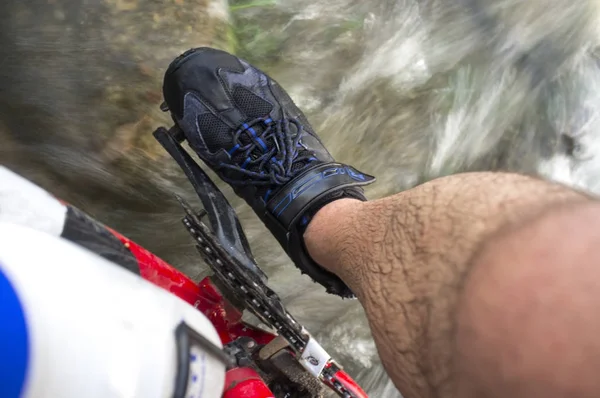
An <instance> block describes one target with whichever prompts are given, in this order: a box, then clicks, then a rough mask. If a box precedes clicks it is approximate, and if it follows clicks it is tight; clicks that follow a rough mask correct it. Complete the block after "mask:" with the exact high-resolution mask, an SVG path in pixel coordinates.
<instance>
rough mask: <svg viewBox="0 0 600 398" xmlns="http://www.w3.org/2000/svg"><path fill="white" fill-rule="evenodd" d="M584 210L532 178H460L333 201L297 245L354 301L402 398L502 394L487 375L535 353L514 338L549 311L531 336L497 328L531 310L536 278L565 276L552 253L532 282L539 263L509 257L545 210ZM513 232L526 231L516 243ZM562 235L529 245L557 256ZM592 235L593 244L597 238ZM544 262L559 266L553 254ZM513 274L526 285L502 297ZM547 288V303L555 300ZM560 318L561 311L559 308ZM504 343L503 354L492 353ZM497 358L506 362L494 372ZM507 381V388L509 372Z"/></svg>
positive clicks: (576, 197) (560, 190)
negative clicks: (530, 295) (347, 288)
mask: <svg viewBox="0 0 600 398" xmlns="http://www.w3.org/2000/svg"><path fill="white" fill-rule="evenodd" d="M589 203H591V204H594V202H593V201H592V200H591V199H590V198H589V197H587V196H585V195H583V194H581V193H578V192H575V191H572V190H570V189H568V188H565V187H563V186H560V185H554V184H550V183H548V182H544V181H541V180H538V179H534V178H531V177H526V176H521V175H515V174H504V173H469V174H461V175H455V176H450V177H445V178H441V179H438V180H435V181H431V182H429V183H427V184H423V185H421V186H419V187H416V188H414V189H412V190H409V191H406V192H402V193H400V194H397V195H394V196H392V197H388V198H384V199H380V200H376V201H372V202H366V203H362V202H358V201H354V200H339V201H336V202H333V203H331V204H330V205H327V206H326V207H324V208H323V209H322V210H321V211H319V213H317V215H316V216H315V218H314V219H313V221H312V222H311V223H310V225H309V227H308V229H307V231H306V233H305V243H306V245H307V248H308V250H309V252H310V254H311V256H312V257H313V258H314V259H315V261H317V262H318V263H320V264H321V265H323V266H324V267H326V268H328V269H329V270H331V271H332V272H335V273H337V274H338V275H339V276H340V277H341V278H342V279H343V280H344V281H345V282H346V283H348V285H349V286H350V287H351V288H352V289H353V291H354V292H355V293H356V294H357V296H358V298H359V300H360V302H361V304H362V305H363V306H364V308H365V312H366V314H367V317H368V319H369V322H370V326H371V330H372V332H373V336H374V338H375V341H376V344H377V347H378V350H379V353H380V356H381V358H382V361H383V363H384V366H385V367H386V369H387V371H388V373H389V374H390V376H391V378H392V380H394V382H395V384H396V386H397V387H398V388H399V389H400V391H401V392H402V393H403V394H404V396H405V397H407V398H413V397H442V396H443V397H458V396H461V397H463V396H474V397H475V396H482V395H483V394H482V391H485V392H486V394H488V395H489V396H507V395H505V394H504V393H503V391H500V390H498V391H488V390H487V389H488V387H489V388H490V389H491V388H497V389H499V388H501V387H502V386H503V382H502V380H503V379H502V378H503V377H505V376H506V375H503V374H501V373H499V371H498V369H503V370H506V369H509V368H511V364H510V363H509V362H510V360H511V359H512V360H517V361H518V360H519V358H518V357H519V355H520V356H521V357H523V356H524V357H528V356H529V355H538V354H539V352H534V351H531V352H529V351H528V350H529V347H527V346H524V345H521V343H520V341H519V339H520V336H521V334H522V333H533V331H538V332H539V331H540V327H541V326H540V325H544V324H543V322H544V321H545V320H544V319H543V317H544V316H548V315H549V314H551V312H550V311H548V310H546V311H545V312H543V313H542V312H540V313H539V317H540V318H542V319H541V320H539V322H538V323H537V324H536V325H535V326H536V327H538V329H528V328H529V324H525V323H524V324H523V325H521V326H520V329H519V330H520V332H519V333H517V332H515V333H498V330H501V328H502V327H504V328H505V329H506V328H508V327H509V326H508V325H507V324H506V322H508V321H512V322H515V321H519V318H518V315H519V314H520V315H523V314H526V313H528V311H537V310H538V309H539V308H537V307H535V306H532V304H531V303H532V302H533V299H529V300H527V297H528V296H527V295H526V292H527V291H528V289H529V291H540V289H542V290H543V289H546V291H547V290H548V289H547V284H544V283H543V282H544V281H545V279H544V275H546V279H547V278H548V277H552V275H553V274H552V272H555V273H559V274H560V273H561V272H562V273H565V272H569V273H572V270H573V268H574V267H575V265H574V263H568V264H566V267H565V266H564V265H565V264H564V261H565V260H566V258H567V256H566V255H563V256H562V257H560V260H561V261H563V267H562V268H561V264H560V263H557V265H556V266H555V267H554V268H548V269H547V270H546V271H545V272H546V273H545V274H543V275H542V274H540V276H539V277H538V276H537V273H538V271H536V269H537V270H539V269H540V268H541V267H543V266H544V264H543V260H542V259H538V258H537V257H536V256H535V255H534V254H532V253H529V257H527V256H526V255H522V256H521V257H519V253H520V250H522V249H525V248H527V247H528V245H527V239H529V238H531V239H533V237H535V236H536V234H538V233H539V231H538V230H536V228H537V229H540V228H542V227H540V225H538V224H539V223H540V221H539V220H540V219H545V218H546V214H552V211H551V209H554V208H563V207H565V206H566V207H574V208H577V207H578V206H588V204H589ZM566 207H565V208H566ZM599 214H600V213H599ZM599 218H600V217H599ZM567 219H569V217H566V218H565V217H563V219H557V221H556V222H558V223H559V224H560V223H561V222H563V223H564V222H565V220H567ZM596 225H598V224H596ZM545 227H547V225H546V226H545ZM591 227H592V226H591V225H588V226H587V227H585V228H583V227H582V226H581V225H580V226H579V229H583V230H584V231H585V230H587V229H589V228H591ZM522 228H525V229H527V228H530V230H528V232H521V234H522V235H516V234H517V233H518V231H521V229H522ZM572 230H573V228H571V230H569V232H568V233H567V232H566V231H565V230H564V227H563V228H561V226H560V225H558V226H556V227H555V228H554V230H553V231H554V232H555V234H554V235H553V236H554V239H553V240H551V241H548V242H547V243H546V242H545V241H544V240H540V239H541V238H539V239H538V240H537V245H538V246H536V247H537V248H538V250H543V249H544V248H545V249H546V250H557V251H559V252H561V253H562V251H561V250H563V249H564V247H565V246H567V247H568V246H569V244H570V243H569V240H573V239H576V238H577V237H576V236H573V231H572ZM548 234H551V232H549V231H547V232H546V236H547V235H548ZM506 236H509V238H505V237H506ZM511 236H519V237H518V238H514V237H513V238H510V237H511ZM496 237H497V238H496ZM596 237H597V238H598V242H596V246H598V247H600V234H596ZM511 239H512V240H511ZM590 239H591V238H590ZM558 242H561V244H560V245H558ZM509 244H512V246H510V245H509ZM490 253H491V254H490ZM563 254H564V253H563ZM511 256H513V257H511ZM514 256H516V257H514ZM550 257H552V256H550ZM554 257H555V258H556V259H557V260H556V261H558V258H559V256H556V255H555V256H554ZM598 257H599V258H600V256H598ZM565 268H568V269H567V270H566V269H565ZM599 268H600V267H599ZM515 269H521V272H522V273H526V272H528V274H527V275H528V279H527V281H523V282H522V283H520V285H519V286H520V289H513V290H510V287H511V285H510V282H511V281H514V279H515V276H514V275H519V274H518V273H515V272H516V271H515ZM588 269H591V267H588ZM547 274H549V276H548V275H547ZM598 276H599V277H600V272H599V273H598ZM554 277H555V279H560V275H556V274H555V275H554ZM588 278H590V276H588ZM575 283H576V282H575V281H574V282H573V284H575ZM525 287H527V288H525ZM562 288H564V286H563V287H562ZM571 288H574V287H573V286H571ZM551 290H552V289H550V291H549V292H548V293H547V294H548V297H550V296H552V297H554V296H553V292H552V291H551ZM555 290H556V291H558V290H560V289H558V288H557V289H555ZM507 291H509V292H510V294H509V295H507V294H506V292H507ZM586 293H588V294H591V293H592V292H591V291H590V290H589V289H587V290H586ZM582 294H583V293H582ZM598 294H600V293H598ZM521 295H525V299H524V298H522V297H521ZM595 297H597V298H600V296H595ZM486 300H487V301H486ZM582 300H583V299H582ZM537 304H538V305H539V303H537ZM527 306H529V307H527ZM562 310H563V311H567V312H568V311H569V308H568V306H567V305H563V306H562ZM511 311H512V312H511ZM490 312H491V313H492V314H490ZM493 313H495V314H496V315H495V316H494V314H493ZM515 314H517V315H515ZM588 315H589V316H590V317H591V316H594V315H595V313H594V314H592V313H588ZM550 324H551V323H548V325H550ZM532 327H533V326H532ZM524 329H526V330H524ZM565 333H566V332H565ZM530 336H531V335H530ZM487 337H489V338H487ZM530 338H532V339H533V338H534V337H530ZM539 338H540V339H543V338H544V336H543V335H541V336H539ZM471 340H472V341H473V342H474V344H469V342H470V341H471ZM542 343H543V342H541V340H540V344H542ZM507 345H508V346H510V347H512V348H513V351H512V353H513V357H509V356H508V355H504V356H502V354H503V353H506V346H507ZM542 345H543V344H542ZM538 351H539V350H538ZM599 352H600V350H599ZM496 359H498V361H502V360H506V361H508V362H506V363H503V364H502V365H498V363H496V362H494V361H496ZM555 360H557V361H560V359H559V358H555ZM486 361H487V362H486ZM532 361H533V360H532ZM531 363H536V362H530V364H531ZM539 364H541V365H544V363H543V361H540V362H539ZM545 365H548V366H549V365H550V364H548V363H546V364H545ZM552 365H554V366H556V363H554V364H552ZM486 366H487V368H486ZM494 366H496V367H494ZM524 366H525V365H524ZM503 367H504V368H503ZM513 370H514V369H513ZM506 371H507V372H508V370H506ZM514 371H515V372H517V370H514ZM494 372H495V373H494ZM484 375H485V376H486V377H487V378H485V377H484ZM494 377H495V378H494ZM506 377H508V376H506ZM512 377H513V381H514V383H516V384H518V382H517V381H518V380H519V375H518V374H517V375H514V374H513V375H512ZM471 378H473V379H471ZM475 379H477V380H475ZM490 380H491V381H490ZM515 380H517V381H515ZM494 382H495V383H496V384H494ZM492 386H493V387H492ZM506 388H508V387H506ZM514 391H517V390H514ZM598 394H600V392H598ZM508 396H512V397H518V396H519V395H514V394H513V395H510V394H509V395H508ZM522 396H523V397H525V396H533V395H522Z"/></svg>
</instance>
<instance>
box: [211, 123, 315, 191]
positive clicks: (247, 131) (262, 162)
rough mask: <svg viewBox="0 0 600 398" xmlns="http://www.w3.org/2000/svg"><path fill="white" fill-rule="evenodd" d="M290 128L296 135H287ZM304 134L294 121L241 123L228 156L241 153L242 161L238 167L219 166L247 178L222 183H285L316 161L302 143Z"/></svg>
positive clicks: (227, 180) (230, 165) (234, 165)
mask: <svg viewBox="0 0 600 398" xmlns="http://www.w3.org/2000/svg"><path fill="white" fill-rule="evenodd" d="M290 126H295V130H296V133H295V134H290ZM257 130H258V132H257ZM304 132H305V131H304V127H303V126H302V124H301V123H300V122H298V120H296V119H287V118H286V119H281V120H276V121H275V120H273V119H271V118H266V119H265V118H258V119H254V120H252V121H250V122H247V123H244V124H243V125H242V126H241V127H240V128H239V129H238V130H237V131H236V132H235V134H234V137H233V143H234V146H233V148H231V149H230V150H229V155H230V156H232V157H233V156H234V155H238V156H239V154H243V158H244V159H245V160H244V161H243V163H241V164H240V165H236V164H228V163H222V164H221V167H222V168H227V169H231V170H235V171H237V172H238V173H241V174H242V175H243V176H246V177H248V178H241V179H235V180H232V179H229V178H227V177H225V178H224V180H225V182H227V183H229V184H231V185H258V186H269V185H276V186H277V185H283V184H285V183H287V182H288V181H290V180H291V179H292V178H293V177H294V176H295V175H297V174H298V173H299V172H300V171H302V170H303V169H304V168H306V167H307V166H308V165H309V164H310V163H311V162H313V161H315V160H317V158H315V157H314V155H313V154H312V153H310V151H309V150H308V148H307V147H306V146H305V145H304V144H303V143H302V136H303V134H304ZM242 134H244V136H245V138H246V139H245V140H244V141H242V140H241V138H242V137H243V135H242ZM248 138H249V140H248ZM303 163H305V164H303ZM298 165H300V167H298Z"/></svg>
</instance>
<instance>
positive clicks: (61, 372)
mask: <svg viewBox="0 0 600 398" xmlns="http://www.w3.org/2000/svg"><path fill="white" fill-rule="evenodd" d="M0 276H4V277H5V278H4V279H5V280H8V283H9V285H10V286H11V288H12V289H13V290H14V291H15V292H16V297H17V301H18V302H19V306H20V307H22V312H23V313H24V315H25V316H24V319H25V324H26V335H27V336H26V337H27V338H26V339H22V338H21V337H22V336H16V337H17V340H18V339H19V338H21V340H23V341H25V340H26V341H27V344H28V354H27V357H26V358H23V360H24V361H26V363H27V366H26V377H25V381H24V385H23V386H22V391H23V393H22V394H21V395H20V397H19V396H18V395H16V396H8V395H6V394H4V391H3V388H4V387H3V385H2V382H1V381H2V376H1V375H0V397H2V398H82V397H85V398H173V396H174V392H175V389H176V379H177V377H178V369H179V368H180V367H181V365H180V366H179V368H178V364H180V363H181V356H180V352H179V353H178V347H179V346H178V341H177V336H176V329H177V328H178V326H180V325H181V324H182V323H185V324H186V325H187V326H188V327H189V328H190V329H191V330H193V331H194V332H195V333H197V334H200V335H201V336H203V337H205V338H206V339H208V340H209V341H210V342H212V343H213V344H215V345H216V346H218V347H219V348H220V347H221V343H220V340H219V337H218V334H217V332H216V330H215V329H214V327H213V326H212V324H211V323H210V322H209V321H208V319H206V318H205V317H204V316H203V315H202V314H201V313H200V312H198V311H197V310H196V309H194V308H193V307H192V306H190V305H189V304H187V303H185V302H184V301H182V300H180V299H179V298H177V297H175V296H173V295H171V294H170V293H168V292H166V291H164V290H162V289H160V288H158V287H156V286H154V285H152V284H150V283H149V282H147V281H145V280H143V279H141V278H140V277H138V276H136V275H134V274H132V273H130V272H128V271H126V270H124V269H122V268H120V267H118V266H116V265H114V264H112V263H110V262H108V261H106V260H104V259H103V258H101V257H99V256H96V255H95V254H93V253H91V252H88V251H87V250H85V249H82V248H80V247H78V246H76V245H74V244H72V243H70V242H68V241H65V240H63V239H60V238H58V237H54V236H51V235H50V234H47V233H42V232H39V231H35V230H32V229H29V228H26V227H23V226H17V225H14V224H10V223H2V222H0ZM5 285H6V284H5ZM0 290H1V289H0ZM8 290H10V289H8ZM3 314H4V313H3ZM2 330H3V329H2V328H1V327H0V339H5V338H7V337H8V338H12V337H15V336H14V333H13V335H12V336H3V335H2ZM189 349H190V351H192V352H191V354H190V355H189V356H184V359H186V360H187V362H186V363H185V364H184V365H186V372H187V373H186V375H188V374H189V386H188V387H187V388H185V389H184V390H189V393H190V394H191V395H187V394H186V395H185V398H187V397H188V396H193V397H202V398H220V397H221V394H222V391H223V386H224V377H225V365H224V364H223V363H222V362H221V361H220V360H219V359H217V358H216V356H215V355H213V354H211V351H210V350H208V351H206V350H204V349H203V347H202V345H193V344H192V345H189ZM194 355H195V356H194ZM195 357H197V358H201V361H200V362H199V365H198V364H197V363H195V364H193V366H192V367H191V368H189V370H188V368H187V363H191V362H193V360H192V359H193V358H195ZM3 360H6V359H5V356H4V355H0V369H7V368H10V367H11V366H12V365H13V364H14V363H15V362H14V361H13V362H12V363H4V364H3V363H2V361H3ZM13 390H15V389H13ZM186 393H187V391H186Z"/></svg>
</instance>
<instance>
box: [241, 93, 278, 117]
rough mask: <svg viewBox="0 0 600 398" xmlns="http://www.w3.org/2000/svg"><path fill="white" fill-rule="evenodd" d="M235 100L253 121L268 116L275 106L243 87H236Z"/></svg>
mask: <svg viewBox="0 0 600 398" xmlns="http://www.w3.org/2000/svg"><path fill="white" fill-rule="evenodd" d="M233 100H234V101H235V104H236V105H237V106H238V107H239V108H240V109H241V111H242V112H244V114H245V115H246V116H248V117H249V118H251V119H255V118H258V117H264V116H267V115H268V114H269V113H271V111H272V110H273V105H271V104H270V103H268V102H267V101H265V100H264V99H262V98H260V97H259V96H258V95H256V94H254V93H253V92H252V91H250V90H248V89H247V88H245V87H242V86H236V87H235V88H234V89H233Z"/></svg>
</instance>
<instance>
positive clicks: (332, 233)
mask: <svg viewBox="0 0 600 398" xmlns="http://www.w3.org/2000/svg"><path fill="white" fill-rule="evenodd" d="M364 204H365V202H363V201H361V200H358V199H353V198H343V199H338V200H335V201H333V202H331V203H328V204H326V205H325V206H323V207H322V208H321V209H319V211H318V212H317V213H316V214H315V215H314V216H313V218H312V219H311V221H310V223H309V224H308V226H307V228H306V231H305V232H304V244H305V246H306V250H307V251H308V254H309V255H310V256H311V258H312V259H313V260H314V261H316V262H317V263H318V264H319V265H321V266H322V267H324V268H325V269H327V270H328V271H331V272H333V273H335V274H338V276H341V275H339V274H340V273H342V272H343V269H342V267H341V265H342V263H343V261H341V258H342V256H341V254H342V253H341V251H343V250H344V249H343V247H342V244H343V243H347V242H348V238H349V236H351V235H352V234H353V233H354V232H356V229H355V225H356V223H355V222H354V220H355V217H356V215H357V213H358V211H359V209H360V208H361V207H362V206H363V205H364Z"/></svg>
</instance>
